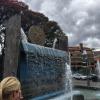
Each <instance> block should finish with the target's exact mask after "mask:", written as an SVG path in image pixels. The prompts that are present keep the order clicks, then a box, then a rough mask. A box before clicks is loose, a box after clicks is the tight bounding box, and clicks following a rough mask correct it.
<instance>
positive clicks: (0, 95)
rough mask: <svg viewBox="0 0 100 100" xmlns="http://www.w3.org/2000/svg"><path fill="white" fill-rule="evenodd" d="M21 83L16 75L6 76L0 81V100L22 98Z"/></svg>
mask: <svg viewBox="0 0 100 100" xmlns="http://www.w3.org/2000/svg"><path fill="white" fill-rule="evenodd" d="M22 99H23V97H22V94H21V85H20V82H19V80H18V79H17V78H16V77H13V76H11V77H6V78H4V79H3V80H2V81H1V83H0V100H22Z"/></svg>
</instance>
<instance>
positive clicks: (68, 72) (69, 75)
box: [65, 63, 72, 100]
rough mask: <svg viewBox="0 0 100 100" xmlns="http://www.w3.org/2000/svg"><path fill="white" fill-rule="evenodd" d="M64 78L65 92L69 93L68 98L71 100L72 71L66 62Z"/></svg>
mask: <svg viewBox="0 0 100 100" xmlns="http://www.w3.org/2000/svg"><path fill="white" fill-rule="evenodd" d="M65 70H66V80H65V88H66V92H65V94H67V95H68V94H69V96H68V98H70V100H72V72H71V69H70V65H68V64H67V63H66V69H65Z"/></svg>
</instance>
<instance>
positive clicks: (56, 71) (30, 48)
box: [18, 29, 72, 100]
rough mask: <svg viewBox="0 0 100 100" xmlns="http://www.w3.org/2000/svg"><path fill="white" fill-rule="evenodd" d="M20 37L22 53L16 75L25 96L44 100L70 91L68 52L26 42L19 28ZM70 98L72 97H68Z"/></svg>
mask: <svg viewBox="0 0 100 100" xmlns="http://www.w3.org/2000/svg"><path fill="white" fill-rule="evenodd" d="M21 37H22V49H21V50H22V51H21V52H22V53H21V61H20V66H19V68H18V73H19V74H18V75H19V78H20V80H21V83H22V89H23V93H24V96H25V98H26V99H32V98H36V100H38V98H39V100H44V99H45V98H50V97H52V96H56V95H60V94H62V93H69V92H71V91H72V87H71V84H72V83H71V79H70V78H71V70H70V66H69V65H68V64H67V61H68V59H67V58H68V54H67V53H66V52H64V51H61V50H56V49H54V48H47V47H43V46H39V45H36V44H31V43H29V42H27V37H26V35H25V33H24V31H23V29H21ZM66 76H67V77H66ZM43 97H44V98H43ZM40 98H43V99H40ZM33 100H35V99H33ZM70 100H72V99H71V98H70Z"/></svg>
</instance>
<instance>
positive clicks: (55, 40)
mask: <svg viewBox="0 0 100 100" xmlns="http://www.w3.org/2000/svg"><path fill="white" fill-rule="evenodd" d="M56 43H57V38H55V39H54V42H53V48H55V46H56Z"/></svg>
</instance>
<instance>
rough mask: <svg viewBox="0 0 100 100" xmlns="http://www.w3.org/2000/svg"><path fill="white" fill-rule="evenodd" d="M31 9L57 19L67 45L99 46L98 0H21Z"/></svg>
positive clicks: (99, 8) (99, 12)
mask: <svg viewBox="0 0 100 100" xmlns="http://www.w3.org/2000/svg"><path fill="white" fill-rule="evenodd" d="M23 1H24V2H26V3H27V4H28V5H30V9H32V10H33V11H38V12H42V13H44V14H45V15H46V16H48V17H49V18H50V20H54V21H57V22H58V24H59V25H60V26H61V28H62V30H63V31H64V33H66V35H67V36H68V37H69V46H72V45H74V46H75V45H77V44H79V43H81V42H83V43H84V44H85V46H89V47H100V11H99V10H100V6H99V4H100V0H23Z"/></svg>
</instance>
